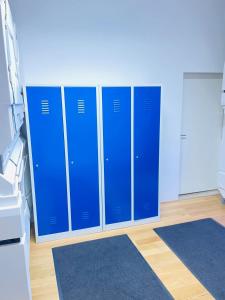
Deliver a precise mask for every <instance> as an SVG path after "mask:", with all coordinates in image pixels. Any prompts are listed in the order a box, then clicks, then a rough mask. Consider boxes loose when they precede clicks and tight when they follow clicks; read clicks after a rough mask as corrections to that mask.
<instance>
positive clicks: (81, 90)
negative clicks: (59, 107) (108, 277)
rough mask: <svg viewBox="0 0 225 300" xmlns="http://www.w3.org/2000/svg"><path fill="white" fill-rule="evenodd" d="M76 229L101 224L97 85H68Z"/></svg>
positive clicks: (68, 119)
mask: <svg viewBox="0 0 225 300" xmlns="http://www.w3.org/2000/svg"><path fill="white" fill-rule="evenodd" d="M65 103H66V123H67V140H68V156H69V173H70V197H71V215H72V228H73V230H77V229H83V228H89V227H95V226H99V225H100V212H99V180H98V139H97V106H96V88H95V87H68V88H65Z"/></svg>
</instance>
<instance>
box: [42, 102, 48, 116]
mask: <svg viewBox="0 0 225 300" xmlns="http://www.w3.org/2000/svg"><path fill="white" fill-rule="evenodd" d="M41 113H42V115H49V114H50V109H49V102H48V100H41Z"/></svg>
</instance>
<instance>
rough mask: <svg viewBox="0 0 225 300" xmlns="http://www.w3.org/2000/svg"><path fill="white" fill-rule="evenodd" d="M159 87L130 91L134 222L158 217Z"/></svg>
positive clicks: (136, 88) (139, 88) (137, 88)
mask: <svg viewBox="0 0 225 300" xmlns="http://www.w3.org/2000/svg"><path fill="white" fill-rule="evenodd" d="M160 94H161V88H160V87H135V88H134V219H135V220H139V219H145V218H149V217H154V216H157V215H158V171H159V130H160Z"/></svg>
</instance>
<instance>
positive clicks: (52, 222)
mask: <svg viewBox="0 0 225 300" xmlns="http://www.w3.org/2000/svg"><path fill="white" fill-rule="evenodd" d="M49 221H50V224H51V225H56V217H51V218H50V220H49Z"/></svg>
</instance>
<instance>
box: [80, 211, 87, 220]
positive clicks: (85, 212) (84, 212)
mask: <svg viewBox="0 0 225 300" xmlns="http://www.w3.org/2000/svg"><path fill="white" fill-rule="evenodd" d="M81 219H82V220H88V219H89V212H88V211H83V212H82V213H81Z"/></svg>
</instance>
